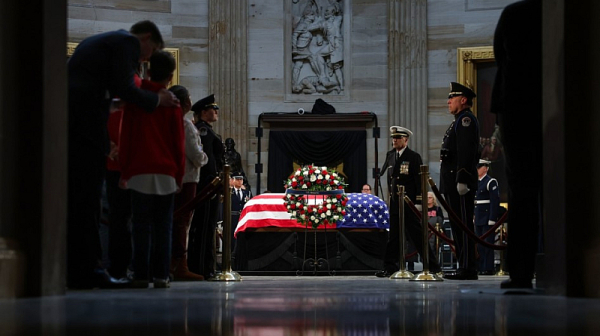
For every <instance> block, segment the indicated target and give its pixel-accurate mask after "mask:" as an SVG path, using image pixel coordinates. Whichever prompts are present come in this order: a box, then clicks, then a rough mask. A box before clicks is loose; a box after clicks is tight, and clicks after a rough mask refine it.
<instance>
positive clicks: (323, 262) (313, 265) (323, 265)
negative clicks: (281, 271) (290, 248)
mask: <svg viewBox="0 0 600 336" xmlns="http://www.w3.org/2000/svg"><path fill="white" fill-rule="evenodd" d="M286 193H288V194H292V195H306V198H307V199H306V201H307V204H309V203H310V200H311V196H312V199H313V201H314V204H315V205H316V204H317V198H318V197H321V198H323V197H324V196H335V195H338V194H343V193H344V190H343V189H337V190H331V191H303V190H294V189H287V190H286ZM309 223H310V221H307V222H305V224H304V257H303V260H304V262H303V263H302V268H301V269H299V270H297V271H296V275H303V274H304V270H305V268H307V270H308V271H312V274H313V275H316V274H317V272H319V271H323V270H325V269H327V272H328V273H329V275H335V273H336V272H335V270H332V269H331V268H330V267H329V249H328V246H327V225H325V224H323V225H324V226H325V229H324V230H323V232H324V233H325V259H323V258H318V254H317V231H318V229H317V228H314V229H313V231H314V237H315V246H314V257H313V258H309V259H306V250H307V241H308V239H307V236H308V224H309Z"/></svg>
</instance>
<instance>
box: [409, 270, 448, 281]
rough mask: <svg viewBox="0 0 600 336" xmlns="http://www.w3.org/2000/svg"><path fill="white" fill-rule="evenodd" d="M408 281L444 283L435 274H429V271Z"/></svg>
mask: <svg viewBox="0 0 600 336" xmlns="http://www.w3.org/2000/svg"><path fill="white" fill-rule="evenodd" d="M410 281H444V280H443V279H442V278H440V277H439V276H438V275H437V274H436V273H431V272H429V271H424V272H421V273H419V274H417V275H416V276H415V277H414V278H412V279H410Z"/></svg>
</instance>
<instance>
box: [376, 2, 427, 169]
mask: <svg viewBox="0 0 600 336" xmlns="http://www.w3.org/2000/svg"><path fill="white" fill-rule="evenodd" d="M388 13H389V21H388V29H389V40H388V54H389V59H388V116H389V118H388V123H389V126H392V125H398V126H403V127H406V128H408V129H410V130H412V131H413V132H414V135H413V137H412V138H411V140H410V142H409V146H410V147H411V148H412V149H413V150H415V151H417V152H419V153H420V154H421V156H422V157H423V162H425V163H426V162H428V161H429V160H428V153H427V152H428V150H427V149H428V144H427V140H428V136H427V133H428V123H427V1H425V0H389V2H388ZM382 131H383V132H382V137H385V136H386V135H387V130H382Z"/></svg>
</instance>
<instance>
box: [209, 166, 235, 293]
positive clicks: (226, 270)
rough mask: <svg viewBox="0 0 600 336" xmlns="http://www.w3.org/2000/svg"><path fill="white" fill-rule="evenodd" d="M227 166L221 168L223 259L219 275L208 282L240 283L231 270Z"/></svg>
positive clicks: (229, 200) (228, 168)
mask: <svg viewBox="0 0 600 336" xmlns="http://www.w3.org/2000/svg"><path fill="white" fill-rule="evenodd" d="M230 169H231V168H230V167H229V165H225V166H224V167H223V175H224V176H223V195H224V197H223V254H222V256H223V259H222V260H221V274H217V275H215V276H214V277H213V278H210V279H208V280H210V281H242V277H241V276H240V275H239V274H238V273H237V272H234V271H232V270H231V192H230V191H229V171H230Z"/></svg>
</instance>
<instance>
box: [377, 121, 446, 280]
mask: <svg viewBox="0 0 600 336" xmlns="http://www.w3.org/2000/svg"><path fill="white" fill-rule="evenodd" d="M411 135H412V132H411V131H410V130H409V129H407V128H404V127H399V126H392V127H390V136H391V137H392V145H393V147H394V148H393V149H392V150H391V151H390V152H388V157H387V158H386V165H384V167H387V165H388V164H389V165H391V167H392V168H390V170H388V176H389V178H388V190H389V191H390V206H389V209H390V210H389V211H390V235H389V239H388V243H387V246H386V249H385V255H384V257H383V269H382V270H380V271H377V272H376V273H375V275H376V276H377V277H380V278H383V277H389V276H391V275H392V274H393V273H394V272H396V271H397V270H398V258H399V255H400V236H399V230H400V229H399V228H400V216H399V204H400V203H399V198H398V194H397V192H398V186H400V185H403V186H404V188H405V194H406V196H408V197H409V198H410V199H411V200H412V201H413V202H415V204H416V205H417V208H419V210H421V209H420V208H421V198H420V196H421V177H420V175H419V174H420V171H421V165H422V164H423V160H422V159H421V155H419V153H417V152H415V151H413V150H411V149H410V148H408V140H409V138H410V136H411ZM384 172H385V170H384ZM404 225H405V230H406V231H405V232H406V237H407V238H408V240H409V241H410V242H411V243H412V244H413V245H414V246H415V247H416V249H417V251H418V252H419V253H420V254H421V256H423V251H424V249H423V228H422V226H421V223H420V221H419V219H418V217H417V216H416V215H415V214H414V212H412V211H411V210H410V209H409V208H408V207H405V211H404ZM426 248H429V270H430V271H431V272H433V273H437V272H439V271H440V266H439V265H438V263H437V260H436V258H435V254H434V253H433V250H432V249H431V247H430V246H429V244H427V246H426Z"/></svg>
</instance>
